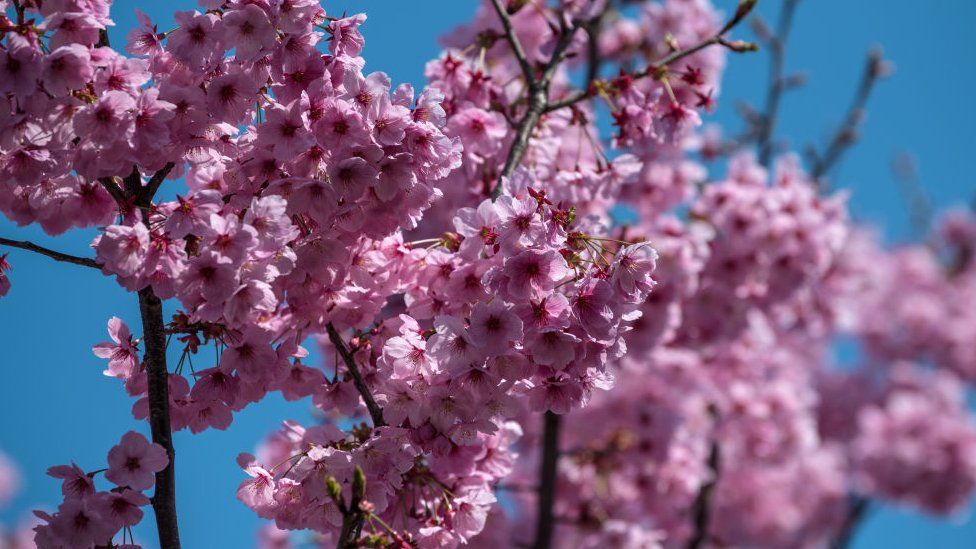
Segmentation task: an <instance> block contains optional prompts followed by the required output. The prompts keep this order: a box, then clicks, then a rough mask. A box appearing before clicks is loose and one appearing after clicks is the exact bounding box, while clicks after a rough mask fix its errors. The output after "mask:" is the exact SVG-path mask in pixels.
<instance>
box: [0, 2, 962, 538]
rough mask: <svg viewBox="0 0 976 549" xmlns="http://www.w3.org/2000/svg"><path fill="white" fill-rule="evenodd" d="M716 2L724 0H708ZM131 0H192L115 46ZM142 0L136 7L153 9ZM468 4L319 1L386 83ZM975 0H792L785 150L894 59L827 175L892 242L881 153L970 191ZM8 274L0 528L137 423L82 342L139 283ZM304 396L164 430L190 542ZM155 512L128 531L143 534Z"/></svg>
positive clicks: (874, 528)
mask: <svg viewBox="0 0 976 549" xmlns="http://www.w3.org/2000/svg"><path fill="white" fill-rule="evenodd" d="M713 1H715V2H716V3H717V4H718V5H719V6H722V7H724V8H725V9H726V10H731V9H733V8H734V4H735V2H734V0H713ZM137 3H138V4H141V5H142V9H144V10H147V11H149V13H150V14H151V15H152V16H153V18H154V19H155V20H156V21H158V22H159V23H160V27H161V28H167V25H168V24H169V22H170V21H171V16H170V15H169V14H167V13H166V12H168V11H171V10H172V9H174V8H178V9H192V8H193V6H195V5H196V3H195V2H193V1H192V0H173V1H170V2H155V1H154V2H137V1H136V0H116V1H115V7H114V9H113V14H114V18H115V20H116V22H117V24H118V26H117V27H116V28H115V29H113V31H112V33H111V36H112V39H113V42H114V43H116V44H121V43H122V41H123V39H124V33H125V31H127V30H128V29H129V28H131V26H132V25H133V23H134V21H135V18H134V16H133V8H134V7H135V6H136V5H137ZM779 4H780V0H761V1H760V12H761V13H763V14H764V15H766V18H767V20H774V18H775V14H776V11H777V10H778V7H779ZM147 6H148V7H147ZM474 6H475V3H474V1H473V0H450V1H447V0H413V1H411V2H401V1H397V0H372V1H370V0H345V1H337V2H328V3H327V4H326V9H328V10H330V12H331V13H341V12H342V11H343V10H345V11H348V12H357V11H366V12H367V13H368V14H369V20H368V21H367V23H366V25H365V27H364V34H365V35H366V38H367V46H366V51H365V56H366V58H367V61H368V65H367V69H368V70H383V71H386V72H387V73H388V74H390V75H391V77H392V78H393V80H394V82H398V81H409V82H412V83H414V84H415V85H417V86H418V87H419V86H421V85H422V83H423V78H422V71H423V65H424V63H425V62H426V61H427V60H428V59H430V58H432V57H434V56H436V55H437V53H438V50H439V48H438V46H437V43H436V36H437V35H438V34H439V33H441V32H442V31H444V30H446V29H448V28H450V27H451V26H453V25H454V24H456V23H459V22H461V21H463V20H465V19H467V18H468V17H470V15H471V14H472V13H473V10H474ZM974 21H976V2H972V1H971V0H939V1H936V2H921V1H919V0H887V1H881V0H875V1H867V0H861V1H853V0H804V1H803V2H801V4H800V8H799V12H798V16H797V21H796V26H795V31H794V34H793V39H792V42H791V45H790V51H789V54H788V61H787V65H788V68H789V69H791V70H804V71H805V72H807V74H808V76H809V77H810V82H809V84H808V85H807V86H806V87H805V88H804V89H802V90H799V91H796V92H793V93H791V94H789V95H788V96H787V97H786V99H785V101H784V103H783V115H782V119H781V125H780V133H781V135H782V136H788V137H790V138H791V142H792V143H793V144H794V145H796V146H797V147H802V146H803V145H805V144H806V143H807V142H814V143H817V144H822V142H823V141H824V139H825V138H826V136H827V135H828V134H829V132H830V131H831V130H832V129H833V128H834V126H835V124H836V123H837V122H838V121H839V119H840V117H841V114H842V112H843V110H844V109H845V108H846V106H847V103H848V101H849V98H850V95H851V92H852V90H853V87H854V86H855V84H856V80H857V78H858V76H859V74H860V70H861V67H862V62H863V57H864V53H865V52H866V50H867V49H868V47H869V46H871V45H874V44H879V45H882V46H883V47H884V49H885V53H886V55H887V57H888V58H889V59H891V60H893V61H894V62H895V64H896V66H897V71H896V73H895V74H894V76H893V77H892V78H890V79H889V80H887V81H885V82H882V83H881V84H880V86H879V87H878V89H877V93H876V95H875V96H874V98H873V100H872V102H871V104H870V109H869V111H870V112H869V115H868V119H867V121H866V123H865V125H864V127H863V142H862V143H861V144H860V145H858V146H857V148H855V149H854V150H853V151H852V152H851V153H850V154H849V155H848V156H847V157H846V159H845V160H844V162H843V163H842V165H841V166H840V169H839V170H837V172H836V181H837V183H838V184H839V185H841V186H844V187H847V188H850V189H852V190H853V193H854V195H853V201H852V204H853V210H854V213H855V215H856V216H857V217H858V218H859V219H863V220H866V221H869V222H872V223H875V224H877V225H880V226H882V227H883V228H884V229H885V230H886V232H887V233H888V234H890V235H892V236H893V238H895V239H898V240H901V239H904V238H908V237H909V235H910V231H909V224H908V222H907V216H906V209H905V205H904V202H903V199H902V197H901V195H900V193H899V192H898V187H897V185H896V184H895V181H894V179H893V178H892V176H891V174H890V170H889V163H890V160H891V158H892V156H893V155H894V154H895V153H897V152H899V151H908V152H911V153H912V154H913V155H914V156H915V157H916V158H917V160H918V165H919V168H920V173H921V179H922V183H923V184H924V186H925V190H926V192H927V193H928V195H929V197H930V198H931V199H932V200H933V202H934V203H935V205H936V206H937V207H944V206H947V205H949V204H952V203H956V202H962V201H969V200H970V199H972V197H973V196H974V194H976V154H974V145H976V138H974V134H973V128H974V127H976V103H974V102H973V99H972V94H973V89H974V84H976V57H974V56H973V52H976V23H974ZM766 59H767V58H766V56H765V55H763V54H759V55H752V56H736V57H733V58H730V69H729V71H728V72H727V75H728V76H727V78H726V80H725V87H724V90H723V94H722V101H721V102H720V105H721V107H720V112H718V113H717V114H716V115H715V116H714V117H713V119H714V120H716V121H718V122H720V123H723V124H726V125H729V126H730V127H731V128H732V129H733V130H734V129H735V128H737V127H738V120H737V119H736V115H735V114H734V110H733V108H732V105H733V102H734V101H735V100H739V99H743V100H747V101H750V102H753V103H754V104H755V103H757V102H761V101H762V99H763V97H764V93H765V90H764V88H765V74H766V72H765V71H766ZM0 235H3V236H5V237H8V238H18V239H31V240H34V241H35V242H40V243H43V244H47V245H50V246H51V247H54V248H57V249H60V250H64V251H69V252H74V253H78V254H88V253H89V250H88V249H87V244H88V242H89V241H90V240H91V236H92V233H90V232H88V233H79V232H74V233H72V234H70V235H68V236H66V237H62V238H59V239H56V240H55V239H51V238H48V237H46V236H44V235H43V234H42V233H41V232H40V231H39V230H33V229H18V228H16V227H15V226H14V225H13V224H12V223H10V222H8V221H6V220H5V219H0ZM10 260H11V263H12V264H13V271H12V272H11V273H10V275H11V279H12V281H13V284H14V287H13V290H12V291H11V293H10V295H8V296H7V297H5V298H3V299H0V334H2V336H0V341H2V348H3V352H2V353H3V354H2V355H0V368H2V371H3V375H4V378H3V383H2V384H0V417H2V418H3V419H2V420H0V449H3V451H4V452H6V453H8V454H9V455H11V456H12V457H13V459H14V460H15V461H16V462H17V463H18V464H19V465H20V466H21V468H22V469H23V471H24V484H25V486H24V489H23V490H22V491H21V493H20V495H19V496H18V497H17V498H16V499H15V500H14V501H13V502H12V505H11V506H9V507H8V508H7V509H5V510H3V511H0V522H3V523H8V524H9V523H10V522H12V521H14V520H15V519H17V518H18V517H20V516H23V515H25V514H27V513H28V512H29V510H30V509H32V508H34V507H35V506H37V505H41V504H48V505H51V504H55V503H56V502H57V501H59V498H60V494H59V487H58V484H57V483H56V482H55V481H54V480H53V479H50V478H48V477H46V476H44V470H45V469H46V468H47V467H48V466H50V465H54V464H60V463H66V462H68V461H70V460H75V461H77V462H78V464H79V465H80V466H82V467H83V468H85V469H87V470H92V469H96V468H100V467H102V466H103V463H104V461H105V453H106V451H107V450H108V448H109V447H111V446H112V445H113V444H114V443H115V442H117V441H118V438H119V436H120V435H121V434H122V433H123V432H125V431H126V430H129V429H136V430H140V431H143V432H147V429H146V428H145V426H144V425H141V424H139V422H136V421H134V420H133V419H132V418H131V414H130V411H129V410H130V407H131V404H132V400H131V399H129V398H128V397H126V396H125V395H124V393H123V391H122V389H121V387H120V385H119V383H118V382H117V381H116V380H114V379H110V378H106V377H103V376H102V375H101V370H102V369H103V367H104V364H103V361H101V360H99V359H96V358H95V357H94V356H93V355H92V354H91V352H90V350H89V349H90V347H91V346H92V345H93V344H95V343H97V342H99V341H103V340H105V339H106V333H105V322H106V320H107V319H108V318H109V317H111V316H112V315H118V316H120V317H122V318H123V319H124V320H126V321H127V322H129V323H130V325H133V326H134V331H135V332H136V333H138V332H139V328H138V326H139V324H138V310H137V306H136V299H135V295H134V294H126V293H124V292H123V291H122V290H121V289H120V288H119V287H117V286H116V285H115V283H114V282H112V281H111V280H109V279H107V278H105V277H103V276H101V275H100V274H99V273H97V272H94V271H90V270H88V269H84V268H81V267H75V266H71V265H65V264H56V263H53V262H51V261H49V260H47V259H44V258H41V257H38V256H34V255H32V254H29V253H24V252H19V251H13V252H11V254H10ZM308 405H309V404H308V403H307V402H299V403H285V402H283V401H282V400H281V399H280V398H271V399H269V400H267V401H265V402H262V403H260V404H258V405H256V406H252V407H251V408H249V409H248V410H246V411H245V412H243V413H241V414H238V415H236V416H235V419H234V423H233V425H232V426H231V427H230V429H229V430H228V431H225V432H220V431H207V432H206V433H204V434H202V435H196V436H192V435H189V434H187V433H179V434H177V435H176V440H175V444H176V448H177V460H178V462H177V464H178V468H177V481H178V494H179V501H178V505H179V508H180V512H181V513H180V514H181V530H182V535H183V538H184V540H185V544H184V545H185V546H186V547H190V548H194V547H249V546H251V545H253V532H254V531H255V529H256V528H257V524H258V521H257V519H256V518H255V517H254V515H253V514H252V513H251V511H249V510H248V509H246V508H245V507H244V506H243V505H241V504H240V503H239V502H238V501H237V500H236V499H235V498H234V491H235V489H236V486H237V484H238V483H239V482H240V480H241V479H242V478H243V476H242V475H243V473H241V472H240V470H239V469H237V467H236V466H235V462H234V458H235V456H236V455H237V453H238V452H240V451H249V450H251V449H252V448H253V447H254V445H255V444H256V442H257V441H258V440H260V439H261V438H262V437H263V436H264V435H265V434H266V433H267V432H269V431H271V430H273V429H275V428H276V427H277V425H278V422H279V420H280V419H284V418H293V419H298V420H305V419H306V418H307V417H308V411H307V407H308ZM967 522H968V520H967V517H962V518H961V519H959V520H957V521H955V522H946V521H935V520H930V519H926V518H923V517H919V516H917V515H915V514H912V513H907V512H903V511H899V510H896V509H889V508H885V509H881V510H879V511H877V512H876V513H875V514H874V515H873V516H872V518H871V519H870V521H869V522H868V523H867V525H866V526H865V527H864V528H863V529H862V531H861V532H860V533H859V535H858V538H857V540H856V543H855V547H857V548H860V549H865V548H886V549H887V548H901V547H940V548H963V547H972V546H973V543H974V542H973V540H974V539H976V524H973V523H967ZM153 530H154V527H153V523H152V520H151V519H148V520H146V521H145V522H144V525H143V527H141V528H140V529H139V530H137V534H136V535H137V539H141V540H142V542H143V543H144V544H146V546H147V547H152V546H155V534H154V531H153Z"/></svg>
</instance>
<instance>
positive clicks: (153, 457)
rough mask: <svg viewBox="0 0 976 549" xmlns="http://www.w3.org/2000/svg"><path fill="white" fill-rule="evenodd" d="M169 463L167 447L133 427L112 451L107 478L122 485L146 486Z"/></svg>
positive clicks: (136, 487) (145, 487) (109, 454)
mask: <svg viewBox="0 0 976 549" xmlns="http://www.w3.org/2000/svg"><path fill="white" fill-rule="evenodd" d="M168 464H169V458H168V457H167V456H166V450H165V449H164V448H163V447H162V446H159V445H158V444H152V443H150V442H149V441H147V440H146V437H144V436H142V435H140V434H139V433H136V432H135V431H129V432H128V433H126V434H124V435H122V440H121V441H120V442H119V444H118V445H116V446H113V447H112V449H111V450H109V452H108V471H106V472H105V478H107V479H108V480H110V481H112V482H113V483H115V484H116V485H118V486H128V487H129V488H131V489H133V490H145V489H147V488H149V487H151V486H152V485H153V482H154V478H153V475H154V474H155V473H158V472H159V471H162V470H163V469H165V468H166V466H167V465H168Z"/></svg>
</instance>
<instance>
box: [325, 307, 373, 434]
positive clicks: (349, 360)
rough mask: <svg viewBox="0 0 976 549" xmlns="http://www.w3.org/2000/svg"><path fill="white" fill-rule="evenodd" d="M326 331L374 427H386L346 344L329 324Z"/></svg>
mask: <svg viewBox="0 0 976 549" xmlns="http://www.w3.org/2000/svg"><path fill="white" fill-rule="evenodd" d="M326 329H327V330H328V332H329V341H331V342H332V345H333V346H334V347H335V348H336V351H338V352H339V356H341V357H342V361H343V362H345V363H346V369H348V370H349V375H351V376H352V380H353V383H354V384H355V385H356V390H357V391H359V396H361V397H363V402H365V403H366V408H367V409H368V410H369V415H370V417H371V418H373V426H374V427H382V426H384V425H386V421H385V420H384V419H383V409H382V408H380V406H379V404H376V400H375V399H374V398H373V394H372V393H370V392H369V387H368V386H367V385H366V381H364V380H363V375H362V373H360V371H359V366H357V365H356V358H355V357H353V356H352V353H351V352H349V348H348V347H346V342H345V341H344V340H343V339H342V336H341V335H339V332H337V331H336V329H335V326H333V325H332V323H331V322H330V323H329V324H328V325H327V326H326Z"/></svg>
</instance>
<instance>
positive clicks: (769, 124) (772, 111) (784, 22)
mask: <svg viewBox="0 0 976 549" xmlns="http://www.w3.org/2000/svg"><path fill="white" fill-rule="evenodd" d="M798 3H799V0H784V2H783V7H782V8H781V9H780V12H779V23H778V24H777V25H776V35H775V36H772V37H770V39H769V48H770V60H769V91H767V93H766V108H765V109H764V111H763V115H762V117H761V118H760V121H759V122H760V125H759V130H758V132H757V134H756V135H757V138H756V146H757V148H758V149H759V163H760V164H762V165H763V166H767V167H768V166H769V162H770V160H771V159H772V156H773V132H774V131H775V129H776V116H777V113H778V112H779V103H780V99H782V97H783V91H784V90H785V85H784V79H783V62H784V59H785V57H786V43H787V41H788V40H789V36H790V29H791V28H792V26H793V15H794V14H795V13H796V5H797V4H798Z"/></svg>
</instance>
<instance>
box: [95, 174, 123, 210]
mask: <svg viewBox="0 0 976 549" xmlns="http://www.w3.org/2000/svg"><path fill="white" fill-rule="evenodd" d="M98 182H99V183H101V184H102V187H104V188H105V190H106V191H108V194H110V195H112V198H114V199H115V201H116V202H117V203H118V204H119V206H123V205H125V204H126V203H127V202H128V201H129V199H128V198H127V197H126V196H125V192H124V191H123V190H122V188H121V187H119V184H118V183H116V181H115V178H114V177H101V178H99V179H98Z"/></svg>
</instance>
